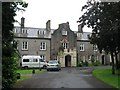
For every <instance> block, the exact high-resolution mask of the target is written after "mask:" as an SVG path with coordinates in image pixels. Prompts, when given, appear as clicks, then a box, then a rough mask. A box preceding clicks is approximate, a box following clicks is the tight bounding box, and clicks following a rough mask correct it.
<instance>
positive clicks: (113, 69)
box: [111, 52, 115, 74]
mask: <svg viewBox="0 0 120 90" xmlns="http://www.w3.org/2000/svg"><path fill="white" fill-rule="evenodd" d="M111 59H112V74H115V63H114V56H113V52H111Z"/></svg>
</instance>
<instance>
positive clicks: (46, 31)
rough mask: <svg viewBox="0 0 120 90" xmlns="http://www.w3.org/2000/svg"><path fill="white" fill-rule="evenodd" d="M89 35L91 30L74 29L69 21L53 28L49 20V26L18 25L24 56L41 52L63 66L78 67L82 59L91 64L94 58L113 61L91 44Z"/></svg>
mask: <svg viewBox="0 0 120 90" xmlns="http://www.w3.org/2000/svg"><path fill="white" fill-rule="evenodd" d="M23 26H24V25H23ZM89 34H91V33H90V32H83V31H82V28H81V27H80V25H79V26H78V31H72V30H71V29H70V26H69V22H67V23H62V24H59V27H58V29H51V28H50V20H48V21H47V23H46V28H32V27H22V26H21V27H15V28H14V36H15V41H17V46H18V47H17V49H18V51H19V53H20V55H21V57H22V56H23V55H40V57H41V58H43V59H44V60H46V61H49V60H53V59H56V60H59V61H60V63H61V66H62V67H75V66H77V64H78V63H79V62H80V61H83V62H85V61H88V62H89V63H91V59H92V58H93V57H94V59H95V60H97V61H99V62H100V63H102V64H109V61H107V60H109V56H108V55H106V54H105V53H102V54H100V53H99V51H98V49H97V46H96V45H92V44H90V42H89V40H88V35H89ZM20 62H21V60H20Z"/></svg>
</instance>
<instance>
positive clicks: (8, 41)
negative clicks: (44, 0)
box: [2, 2, 28, 90]
mask: <svg viewBox="0 0 120 90" xmlns="http://www.w3.org/2000/svg"><path fill="white" fill-rule="evenodd" d="M18 5H21V6H22V7H23V8H26V7H27V5H28V4H27V3H25V2H2V89H3V90H8V89H9V88H11V87H12V84H13V83H15V81H16V72H15V70H16V60H15V59H14V57H15V53H16V47H15V46H16V43H15V42H14V34H13V28H14V25H13V23H14V22H15V20H14V16H16V11H17V10H22V8H19V7H18Z"/></svg>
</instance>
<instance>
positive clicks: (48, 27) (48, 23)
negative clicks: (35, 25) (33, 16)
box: [46, 20, 51, 31]
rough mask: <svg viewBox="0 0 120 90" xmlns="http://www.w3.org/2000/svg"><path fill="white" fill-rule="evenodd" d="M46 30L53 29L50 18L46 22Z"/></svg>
mask: <svg viewBox="0 0 120 90" xmlns="http://www.w3.org/2000/svg"><path fill="white" fill-rule="evenodd" d="M46 30H48V31H50V30H51V27H50V20H48V21H47V22H46Z"/></svg>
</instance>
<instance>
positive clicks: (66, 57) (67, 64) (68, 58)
mask: <svg viewBox="0 0 120 90" xmlns="http://www.w3.org/2000/svg"><path fill="white" fill-rule="evenodd" d="M65 67H71V56H70V55H66V56H65Z"/></svg>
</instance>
